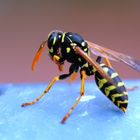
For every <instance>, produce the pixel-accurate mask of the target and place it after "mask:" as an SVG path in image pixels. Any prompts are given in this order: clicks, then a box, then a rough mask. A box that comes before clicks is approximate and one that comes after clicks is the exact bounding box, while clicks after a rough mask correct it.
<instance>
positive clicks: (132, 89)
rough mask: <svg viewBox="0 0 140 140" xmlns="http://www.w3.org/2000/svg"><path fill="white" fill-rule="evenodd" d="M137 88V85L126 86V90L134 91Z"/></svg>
mask: <svg viewBox="0 0 140 140" xmlns="http://www.w3.org/2000/svg"><path fill="white" fill-rule="evenodd" d="M138 88H139V87H138V86H133V87H127V88H126V90H127V91H134V90H136V89H138Z"/></svg>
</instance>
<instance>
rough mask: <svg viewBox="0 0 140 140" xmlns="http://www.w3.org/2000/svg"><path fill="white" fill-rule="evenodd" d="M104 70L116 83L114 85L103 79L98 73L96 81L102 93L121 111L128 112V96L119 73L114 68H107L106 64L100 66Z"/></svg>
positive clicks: (96, 73)
mask: <svg viewBox="0 0 140 140" xmlns="http://www.w3.org/2000/svg"><path fill="white" fill-rule="evenodd" d="M100 65H101V67H102V68H103V70H104V71H105V72H106V73H107V74H108V75H109V76H110V77H111V79H112V80H113V81H114V83H115V84H116V85H117V86H116V85H112V84H111V83H110V82H108V81H107V80H106V79H105V78H104V77H102V76H101V75H100V74H99V73H98V71H96V72H95V81H96V84H97V86H98V87H99V89H100V90H101V91H102V93H103V94H104V95H105V96H106V97H108V98H109V99H110V100H111V101H112V102H113V103H114V104H115V105H116V106H117V107H118V108H119V109H121V110H122V111H123V112H126V109H127V105H128V94H127V91H126V88H125V86H124V83H123V82H122V80H121V79H120V77H119V75H118V73H116V72H115V71H114V70H113V69H112V68H109V67H107V66H106V65H105V64H100Z"/></svg>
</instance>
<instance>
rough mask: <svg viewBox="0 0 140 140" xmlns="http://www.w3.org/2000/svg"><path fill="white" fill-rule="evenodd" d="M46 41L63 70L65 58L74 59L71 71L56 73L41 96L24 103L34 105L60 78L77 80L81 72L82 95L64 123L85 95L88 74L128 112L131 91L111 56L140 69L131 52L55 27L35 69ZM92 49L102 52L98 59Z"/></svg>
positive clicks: (49, 50) (37, 57)
mask: <svg viewBox="0 0 140 140" xmlns="http://www.w3.org/2000/svg"><path fill="white" fill-rule="evenodd" d="M46 44H47V46H48V52H49V56H50V58H51V60H52V61H53V62H54V63H55V64H56V65H57V66H58V69H59V70H60V71H62V70H63V67H64V63H65V61H67V62H69V63H71V65H70V68H69V73H67V74H62V75H60V76H56V77H54V78H53V80H52V81H51V82H50V84H49V85H48V87H47V88H46V89H45V91H44V92H43V93H42V94H41V95H40V96H39V97H37V98H36V99H34V100H33V101H32V102H27V103H24V104H22V107H25V106H28V105H33V104H35V103H36V102H37V101H39V100H40V99H41V98H42V97H43V96H44V95H45V94H46V93H48V91H49V90H50V88H51V87H52V85H53V84H54V83H55V82H56V81H59V80H63V79H66V78H68V77H70V78H71V79H72V80H74V77H75V76H76V74H77V73H78V72H80V78H81V87H80V95H79V97H78V98H77V100H76V101H75V103H74V104H73V106H72V107H71V108H70V110H69V111H68V113H67V114H66V115H65V116H64V117H63V119H62V120H61V123H64V122H65V121H66V120H67V118H68V117H69V116H70V114H71V113H72V111H73V110H74V108H75V107H76V105H77V104H78V103H79V101H80V99H81V97H82V96H84V83H85V79H86V76H92V75H95V81H96V84H97V86H98V88H99V89H100V90H101V91H102V93H103V94H104V95H105V96H106V97H107V98H108V99H110V100H111V101H112V103H113V104H115V105H116V106H117V107H118V108H119V109H120V110H122V111H123V112H126V110H127V105H128V93H127V90H126V88H125V85H124V83H123V82H122V80H121V79H120V77H119V75H118V73H117V72H116V71H115V70H114V69H113V68H112V65H111V63H110V60H114V61H121V62H123V63H125V64H127V65H128V66H130V67H132V68H133V69H135V70H137V71H139V72H140V62H139V61H137V60H136V59H134V58H132V57H130V56H128V55H125V54H122V53H118V52H116V51H113V50H111V49H108V48H105V47H101V46H99V45H97V44H95V43H92V42H90V41H87V40H85V39H83V37H82V36H80V35H79V34H77V33H73V32H62V31H58V30H55V31H52V32H50V34H49V35H48V39H47V40H46V41H44V42H43V43H42V44H41V45H40V47H39V49H38V51H37V53H36V55H35V57H34V59H33V62H32V70H34V69H35V66H36V63H37V62H38V60H39V58H40V56H41V54H42V52H43V50H44V48H45V46H46ZM90 52H91V53H93V54H95V55H97V56H98V57H97V60H96V61H94V60H93V59H91V57H90V55H89V53H90Z"/></svg>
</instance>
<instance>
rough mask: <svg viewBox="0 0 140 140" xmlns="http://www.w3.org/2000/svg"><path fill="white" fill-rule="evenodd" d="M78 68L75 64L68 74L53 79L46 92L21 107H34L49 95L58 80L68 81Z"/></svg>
mask: <svg viewBox="0 0 140 140" xmlns="http://www.w3.org/2000/svg"><path fill="white" fill-rule="evenodd" d="M77 68H78V67H75V66H74V64H72V65H71V67H70V70H69V73H68V74H62V75H60V76H56V77H54V78H53V80H52V81H51V82H50V84H49V85H48V87H47V88H46V89H45V90H44V92H43V93H42V94H41V95H40V96H39V97H37V98H36V99H34V100H33V101H31V102H27V103H23V104H22V105H21V106H22V107H26V106H29V105H33V104H35V103H36V102H38V101H39V100H40V99H41V98H42V97H43V96H44V95H45V94H47V93H48V91H49V90H50V88H51V87H52V86H53V84H54V83H55V82H56V81H58V80H63V79H66V78H68V77H69V76H71V74H73V72H74V71H75V69H76V70H77Z"/></svg>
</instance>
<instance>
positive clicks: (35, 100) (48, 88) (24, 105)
mask: <svg viewBox="0 0 140 140" xmlns="http://www.w3.org/2000/svg"><path fill="white" fill-rule="evenodd" d="M58 80H59V77H54V79H53V80H52V81H51V82H50V84H49V85H48V87H47V88H46V89H45V90H44V92H43V93H42V94H41V95H40V96H39V97H37V98H36V99H34V100H33V101H32V102H27V103H23V104H22V105H21V106H22V107H26V106H29V105H33V104H35V103H36V102H37V101H39V100H40V99H41V98H42V97H43V96H44V95H45V94H46V93H47V92H48V91H49V90H50V88H51V87H52V85H53V84H54V83H55V82H56V81H58Z"/></svg>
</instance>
